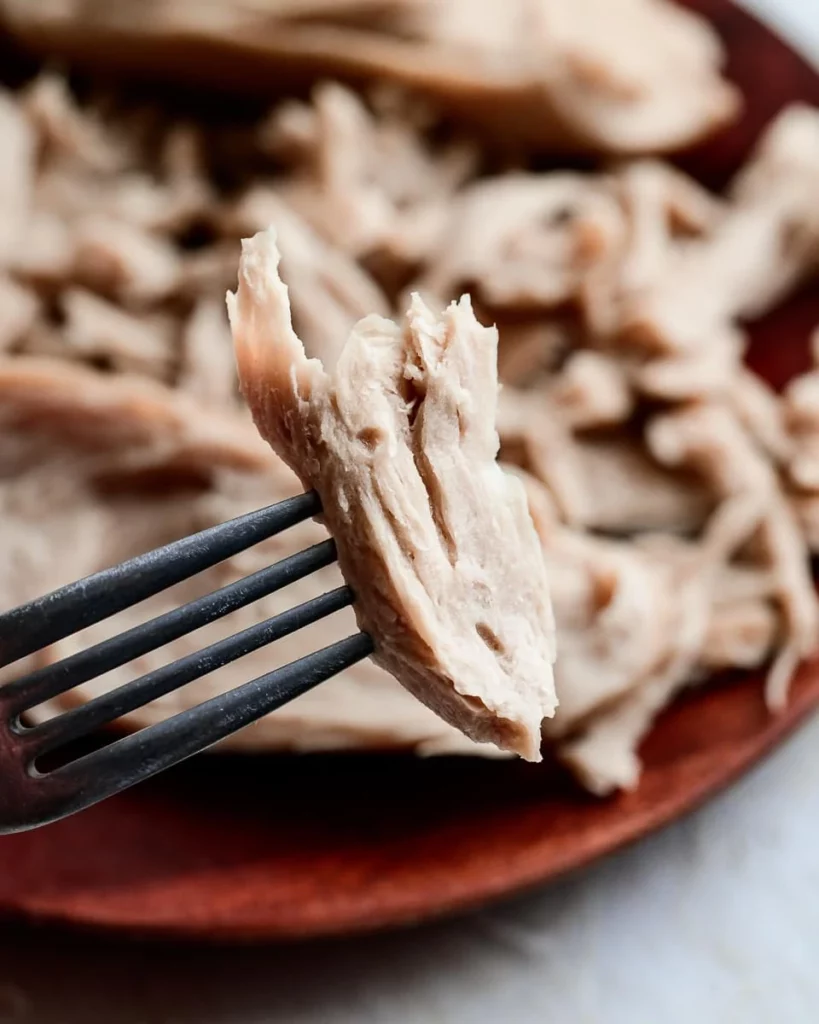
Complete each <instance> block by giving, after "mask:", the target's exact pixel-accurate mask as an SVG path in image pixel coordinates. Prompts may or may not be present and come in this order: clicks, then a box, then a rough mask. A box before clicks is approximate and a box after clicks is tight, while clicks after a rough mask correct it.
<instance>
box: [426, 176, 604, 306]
mask: <svg viewBox="0 0 819 1024" xmlns="http://www.w3.org/2000/svg"><path fill="white" fill-rule="evenodd" d="M623 230H624V221H623V216H622V211H621V209H620V207H619V205H618V203H617V199H616V196H615V195H614V193H613V192H612V191H611V190H610V189H609V188H607V186H606V182H605V180H601V179H600V178H596V177H592V176H583V175H580V174H570V173H555V174H548V175H535V174H520V173H518V174H509V175H505V176H501V177H497V178H490V179H487V180H484V181H478V182H476V183H475V184H473V185H470V186H468V187H467V188H465V189H464V190H463V191H462V192H461V193H460V194H459V195H458V196H457V198H456V199H455V201H454V210H453V214H452V219H451V222H450V225H449V227H448V229H447V231H446V234H445V236H444V237H443V238H442V240H441V244H440V248H439V251H438V252H437V253H433V254H432V257H431V265H430V268H429V270H428V271H427V272H426V274H424V275H423V277H421V279H420V280H419V282H418V288H419V290H420V291H421V292H429V293H430V294H432V295H436V296H441V297H444V298H445V297H447V296H450V295H453V294H457V293H458V291H459V290H460V289H461V288H463V287H469V288H472V289H474V292H475V295H476V296H477V297H478V298H479V299H480V300H481V301H482V302H484V303H485V304H486V305H488V306H489V307H490V308H492V309H498V308H500V309H502V308H504V307H512V308H514V309H535V310H539V309H552V308H554V307H556V306H560V305H562V304H565V303H567V302H570V301H572V300H574V299H576V298H578V296H579V293H580V289H581V287H582V286H583V282H584V281H585V279H586V275H587V274H588V272H589V270H590V268H591V267H592V266H594V265H595V264H598V263H600V262H602V261H605V260H606V259H607V258H609V256H610V254H611V253H612V252H619V247H620V236H621V233H622V231H623Z"/></svg>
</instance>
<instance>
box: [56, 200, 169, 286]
mask: <svg viewBox="0 0 819 1024" xmlns="http://www.w3.org/2000/svg"><path fill="white" fill-rule="evenodd" d="M74 240H75V245H76V253H75V260H76V273H77V276H78V278H79V279H80V280H81V281H82V282H83V283H85V284H88V285H89V286H91V287H93V288H94V289H95V290H98V291H100V292H102V293H104V294H113V295H115V296H117V297H119V298H121V299H122V300H123V301H124V302H126V303H135V304H139V303H145V302H150V301H152V300H154V301H155V300H157V299H162V298H164V297H166V296H168V295H170V294H172V293H173V292H175V291H176V290H177V288H178V287H179V276H180V259H179V255H178V254H177V251H176V249H175V248H173V247H172V246H171V245H170V243H169V242H168V241H166V240H165V239H161V238H159V237H157V236H155V235H150V234H148V233H147V232H145V231H141V230H140V229H139V228H136V227H133V226H132V225H130V224H128V223H127V222H126V221H123V220H115V219H113V218H108V217H105V218H104V217H88V218H86V219H83V220H82V221H80V222H79V223H78V224H77V226H76V230H75V236H74Z"/></svg>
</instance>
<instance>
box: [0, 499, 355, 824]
mask: <svg viewBox="0 0 819 1024" xmlns="http://www.w3.org/2000/svg"><path fill="white" fill-rule="evenodd" d="M320 511H321V503H320V501H319V498H318V496H317V495H316V493H315V492H314V491H309V492H308V493H306V494H301V495H298V496H296V497H293V498H287V499H285V500H284V501H281V502H279V503H278V504H276V505H271V506H270V507H268V508H264V509H261V510H259V511H255V512H251V513H249V514H247V515H243V516H240V517H239V518H237V519H232V520H230V521H229V522H226V523H223V524H221V525H219V526H214V527H211V528H209V529H207V530H203V531H202V532H201V533H196V534H193V535H192V536H189V537H185V538H183V539H182V540H178V541H174V542H173V543H171V544H167V545H165V546H164V547H161V548H157V549H156V550H154V551H149V552H148V553H147V554H144V555H139V556H137V557H136V558H132V559H130V560H128V561H127V562H123V563H122V564H121V565H117V566H114V567H113V568H111V569H105V570H103V571H102V572H98V573H95V574H94V575H92V576H87V577H86V578H85V579H82V580H79V581H77V582H76V583H70V584H68V585H67V586H64V587H61V588H60V589H59V590H55V591H54V592H53V593H51V594H47V595H45V596H44V597H40V598H37V599H36V600H34V601H30V602H28V603H27V604H24V605H21V606H20V607H19V608H14V609H12V610H11V611H8V612H5V613H4V614H2V615H0V667H3V666H6V665H10V664H12V663H13V662H15V661H18V660H19V659H20V658H25V657H27V656H28V655H30V654H34V653H35V652H36V651H39V650H42V649H43V648H46V647H48V646H49V645H50V644H53V643H55V642H56V641H58V640H62V639H64V638H65V637H67V636H70V635H71V634H73V633H76V632H78V631H79V630H81V629H84V628H85V627H87V626H91V625H93V624H94V623H96V622H100V621H102V620H103V619H107V618H108V617H109V616H111V615H114V614H115V613H116V612H119V611H122V610H124V609H125V608H130V607H131V606H132V605H134V604H137V603H138V602H140V601H143V600H145V599H146V598H148V597H151V596H153V595H154V594H158V593H160V592H161V591H163V590H166V589H167V588H168V587H171V586H173V585H174V584H176V583H180V582H181V581H182V580H185V579H188V578H190V577H191V576H194V575H195V574H196V573H199V572H202V571H203V570H204V569H208V568H210V567H211V566H213V565H216V564H217V563H218V562H221V561H223V560H225V559H227V558H230V557H231V556H233V555H235V554H238V553H239V552H240V551H244V550H246V549H247V548H249V547H252V546H253V545H254V544H256V543H258V542H259V541H262V540H265V539H266V538H268V537H272V536H274V535H275V534H278V533H281V532H282V531H284V530H286V529H288V528H289V527H291V526H295V525H296V524H297V523H299V522H302V521H303V520H305V519H308V518H309V517H311V516H315V515H316V514H317V513H319V512H320ZM335 560H336V547H335V543H334V542H333V541H332V540H326V541H323V542H321V543H318V544H315V545H313V547H311V548H308V549H307V550H305V551H299V552H297V553H295V554H293V555H290V556H289V557H287V558H284V559H283V560H282V561H280V562H277V563H276V564H274V565H272V566H270V567H267V568H264V569H261V570H259V571H258V572H255V573H253V574H252V575H250V576H247V577H245V578H244V579H240V580H237V581H236V582H234V583H231V584H229V585H228V586H225V587H222V588H220V589H219V590H216V591H214V592H213V593H210V594H207V595H205V596H204V597H201V598H198V599H197V600H195V601H191V602H190V603H189V604H186V605H183V606H182V607H180V608H176V609H174V610H172V611H170V612H166V613H165V614H163V615H159V616H157V617H156V618H153V619H151V620H150V621H148V622H145V623H144V624H142V625H138V626H135V627H133V628H131V629H128V630H126V631H125V632H123V633H120V634H119V635H118V636H114V637H112V638H110V639H108V640H104V641H102V642H101V643H98V644H95V645H94V646H93V647H89V648H88V649H86V650H83V651H79V652H78V653H76V654H72V655H70V656H68V657H66V658H64V659H62V660H61V661H57V662H55V663H53V664H50V665H46V666H45V667H43V668H39V669H36V670H35V671H32V672H30V673H29V674H27V675H25V676H23V677H22V678H18V679H15V680H14V681H13V682H10V683H7V684H6V685H5V686H2V687H0V833H9V832H18V831H22V830H24V829H30V828H35V827H37V826H40V825H45V824H47V823H49V822H53V821H57V820H58V819H60V818H64V817H66V816H67V815H69V814H73V813H75V812H76V811H80V810H83V809H84V808H86V807H90V806H91V805H92V804H95V803H97V802H98V801H100V800H104V799H105V798H106V797H109V796H112V795H114V794H115V793H119V792H121V791H122V790H124V789H127V788H128V787H129V786H133V785H134V784H135V783H137V782H141V781H142V780H143V779H147V778H150V777H151V776H152V775H156V774H157V772H161V771H163V770H164V769H166V768H170V767H171V766H172V765H175V764H177V763H178V762H180V761H182V760H184V759H185V758H188V757H191V756H192V755H193V754H197V753H199V752H200V751H202V750H204V749H205V748H206V747H209V746H211V745H212V744H214V743H216V742H218V741H219V740H221V739H224V738H225V737H226V736H229V735H231V734H232V733H234V732H236V731H237V730H238V729H241V728H243V727H244V726H246V725H249V724H250V723H251V722H254V721H256V720H257V719H258V718H261V717H262V716H263V715H266V714H268V713H269V712H270V711H274V710H275V709H276V708H279V707H281V706H282V705H283V704H286V703H287V702H288V701H291V700H293V699H294V698H295V697H298V696H300V695H301V694H303V693H306V692H307V691H308V690H310V689H312V688H313V687H314V686H317V685H318V684H319V683H321V682H323V681H324V680H326V679H329V678H330V677H331V676H334V675H336V674H337V673H338V672H341V671H342V670H343V669H345V668H348V667H349V666H350V665H353V664H355V663H356V662H358V661H360V660H361V659H363V658H366V657H367V656H368V655H370V654H371V653H372V651H373V644H372V640H371V639H370V637H369V636H368V635H367V634H366V633H354V634H353V635H352V636H349V637H347V638H346V639H344V640H340V641H338V642H336V643H334V644H331V645H330V646H329V647H325V648H324V649H322V650H319V651H315V652H313V653H311V654H308V655H306V656H305V657H302V658H299V659H298V660H297V661H294V662H291V663H289V664H286V665H283V666H282V667H280V668H276V669H274V670H273V671H271V672H268V673H266V674H265V675H262V676H259V677H258V678H257V679H254V680H252V681H251V682H248V683H244V684H243V685H241V686H238V687H236V688H235V689H233V690H230V691H228V692H227V693H224V694H220V695H218V696H216V697H213V698H211V699H210V700H206V701H204V702H203V703H201V704H199V705H197V706H196V707H193V708H189V709H187V710H185V711H181V712H179V713H178V714H176V715H174V716H172V717H171V718H168V719H166V720H164V721H162V722H159V723H157V724H154V725H150V726H148V727H147V728H144V729H142V730H140V731H138V732H135V733H132V734H130V735H127V736H124V737H122V738H120V739H117V740H115V741H114V742H112V743H109V744H108V745H107V746H103V747H102V748H100V749H97V750H92V751H91V752H89V753H82V754H80V756H77V757H74V758H71V757H70V753H71V747H72V745H75V744H76V742H77V741H79V740H81V739H82V738H83V737H87V736H89V735H91V734H93V733H94V732H95V731H96V730H98V729H100V728H101V727H103V726H105V725H108V724H110V723H111V722H113V721H114V720H115V719H117V718H119V717H120V716H122V715H125V714H127V713H129V712H131V711H134V710H136V709H137V708H140V707H142V706H144V705H145V704H147V703H148V702H149V701H152V700H154V699H155V698H157V697H160V696H162V695H163V694H167V693H170V692H172V691H173V690H177V689H179V687H181V686H184V685H185V684H186V683H190V682H192V681H193V680H194V679H198V678H200V677H201V676H204V675H206V674H207V673H209V672H213V671H214V670H215V669H217V668H219V667H221V666H222V665H227V664H228V663H230V662H232V661H235V660H236V659H237V658H240V657H242V656H243V655H245V654H249V653H250V652H251V651H255V650H257V649H259V648H261V647H263V646H265V645H266V644H270V643H272V642H273V641H275V640H277V639H279V638H280V637H283V636H287V635H288V634H290V633H293V632H295V631H296V630H299V629H301V628H303V627H304V626H308V625H310V624H311V623H313V622H316V621H318V620H319V619H322V618H324V617H326V616H328V615H331V614H332V613H333V612H335V611H338V610H339V609H341V608H344V607H347V606H348V605H350V604H352V601H353V594H352V592H351V590H350V588H349V587H347V586H341V587H338V588H337V589H335V590H331V591H329V592H328V593H326V594H323V595H322V596H321V597H317V598H314V599H312V600H310V601H306V602H304V603H303V604H300V605H298V606H297V607H295V608H291V609H288V610H287V611H284V612H281V613H280V614H279V615H276V616H274V617H273V618H270V619H267V620H266V621H264V622H261V623H258V624H256V625H253V626H251V627H249V628H248V629H244V630H242V631H241V632H239V633H236V634H235V635H233V636H230V637H227V638H226V639H224V640H220V641H218V642H217V643H214V644H211V645H210V646H208V647H205V648H204V649H202V650H200V651H196V652H194V653H192V654H190V655H187V656H185V657H183V658H180V659H178V660H177V661H174V662H172V663H170V664H168V665H165V666H163V667H162V668H158V669H156V670H154V671H152V672H148V673H147V674H145V675H142V676H140V677H139V678H138V679H135V680H133V681H131V682H129V683H125V684H124V685H122V686H119V687H117V688H116V689H114V690H112V691H111V692H109V693H106V694H103V695H102V696H99V697H95V698H94V699H92V700H90V701H88V702H87V703H85V704H83V705H82V706H79V707H76V708H72V709H70V710H68V711H65V712H63V713H62V714H59V715H58V716H57V717H55V718H50V719H48V720H46V721H44V722H41V723H40V724H36V725H26V724H25V722H24V721H23V718H22V716H23V715H24V713H25V712H26V711H28V710H30V709H31V708H33V707H35V706H37V705H38V704H41V703H42V702H43V701H46V700H50V699H51V698H54V697H56V696H58V695H59V694H61V693H65V692H66V691H67V690H70V689H72V688H73V687H75V686H79V685H80V684H81V683H85V682H88V681H89V680H91V679H94V678H96V677H97V676H100V675H102V674H103V673H105V672H109V671H111V670H112V669H114V668H117V667H118V666H120V665H124V664H126V663H127V662H129V661H131V660H132V659H134V658H138V657H140V656H142V655H144V654H147V653H148V652H149V651H153V650H155V649H156V648H158V647H161V646H162V645H164V644H167V643H169V642H171V641H172V640H176V639H178V638H179V637H182V636H185V635H186V634H188V633H191V632H192V631H193V630H195V629H198V628H200V627H201V626H204V625H206V624H207V623H209V622H214V621H215V620H216V619H219V618H221V617H222V616H224V615H227V614H229V613H230V612H232V611H236V610H237V609H239V608H243V607H245V606H246V605H248V604H251V603H252V602H253V601H256V600H258V599H259V598H261V597H264V596H265V595H268V594H272V593H274V592H275V591H277V590H280V589H281V588H282V587H286V586H287V585H288V584H289V583H292V582H294V581H295V580H298V579H302V578H304V577H305V576H308V575H310V574H311V573H313V572H315V571H317V570H318V569H321V568H323V567H324V566H327V565H330V564H332V563H333V562H334V561H335ZM60 752H62V753H63V755H64V763H60V764H58V765H57V766H56V767H48V766H47V764H44V763H43V762H44V761H45V762H47V761H48V759H49V758H51V759H52V760H54V758H55V757H57V756H58V755H59V754H60ZM52 755H53V756H52ZM66 755H67V756H68V759H67V760H65V756H66Z"/></svg>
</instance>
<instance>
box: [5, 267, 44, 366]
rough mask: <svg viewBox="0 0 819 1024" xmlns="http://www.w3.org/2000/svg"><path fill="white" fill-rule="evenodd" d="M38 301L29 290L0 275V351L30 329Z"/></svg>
mask: <svg viewBox="0 0 819 1024" xmlns="http://www.w3.org/2000/svg"><path fill="white" fill-rule="evenodd" d="M39 311H40V303H39V301H38V299H37V296H36V295H35V294H34V292H32V291H29V289H28V288H24V287H23V286H22V285H20V284H17V282H16V281H14V280H12V279H11V278H9V277H5V276H3V275H0V352H5V351H7V350H8V349H10V348H11V347H12V346H13V345H15V343H17V342H19V341H20V340H21V338H22V337H23V336H24V335H25V334H26V333H27V332H28V331H29V330H30V329H31V327H32V325H33V324H34V322H35V320H36V319H37V314H38V313H39Z"/></svg>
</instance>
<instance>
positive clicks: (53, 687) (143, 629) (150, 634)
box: [0, 540, 336, 716]
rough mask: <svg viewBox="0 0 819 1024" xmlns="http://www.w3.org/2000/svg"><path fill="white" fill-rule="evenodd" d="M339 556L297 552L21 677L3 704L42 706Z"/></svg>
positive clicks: (330, 548) (324, 544) (13, 710)
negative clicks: (46, 701)
mask: <svg viewBox="0 0 819 1024" xmlns="http://www.w3.org/2000/svg"><path fill="white" fill-rule="evenodd" d="M335 558H336V548H335V542H334V541H332V540H326V541H321V542H320V543H319V544H314V545H313V547H311V548H308V549H307V550H306V551H297V552H296V553H295V554H294V555H290V556H288V557H287V558H284V559H282V560H281V561H280V562H276V564H275V565H272V566H268V567H267V568H265V569H260V570H259V571H258V572H256V573H253V574H252V575H250V576H246V577H245V578H244V579H240V580H237V581H236V582H235V583H230V584H228V585H227V586H225V587H222V588H220V589H219V590H215V591H214V592H213V593H211V594H206V595H205V596H204V597H201V598H199V599H198V600H196V601H191V602H190V603H189V604H186V605H183V606H182V607H181V608H175V609H173V610H172V611H170V612H166V613H165V614H164V615H158V616H157V617H156V618H154V619H151V620H149V621H148V622H145V623H143V624H141V625H139V626H134V627H133V628H132V629H129V630H126V631H125V632H124V633H120V634H119V635H118V636H114V637H111V639H110V640H103V641H102V642H101V643H98V644H95V645H94V646H93V647H89V648H87V649H86V650H84V651H79V652H78V653H77V654H72V655H70V656H69V657H67V658H63V659H62V660H61V661H58V662H55V663H54V664H52V665H46V666H45V667H44V668H41V669H37V670H36V671H34V672H31V673H29V674H28V675H26V676H23V677H22V678H20V679H15V680H14V681H13V682H11V683H9V684H8V685H7V686H5V687H3V689H2V691H0V700H1V701H2V705H3V707H4V708H6V709H7V713H8V714H9V715H11V716H14V715H19V714H20V713H21V712H23V711H25V710H27V709H28V708H32V707H34V706H35V705H36V704H41V703H42V702H43V701H45V700H49V699H50V698H52V697H56V696H57V695H58V694H60V693H64V692H65V691H66V690H70V689H72V688H73V687H75V686H79V685H80V684H81V683H85V682H87V681H88V680H89V679H93V678H95V677H97V676H101V675H104V674H105V673H106V672H110V671H111V670H112V669H115V668H118V667H119V666H120V665H124V664H125V663H126V662H128V661H133V659H134V658H139V657H141V656H142V655H143V654H147V653H148V652H149V651H154V650H156V648H157V647H162V646H164V645H165V644H167V643H170V642H171V641H173V640H177V639H179V637H181V636H185V635H186V634H188V633H192V632H193V631H194V630H195V629H199V628H200V627H201V626H205V625H207V624H208V623H210V622H214V621H216V620H217V619H220V618H222V617H223V616H225V615H228V614H230V612H233V611H236V610H238V609H239V608H244V607H245V606H246V605H248V604H251V603H253V602H254V601H257V600H259V598H262V597H266V596H267V595H269V594H272V593H274V592H275V591H277V590H280V589H281V588H283V587H286V586H287V585H288V584H290V583H293V582H294V581H295V580H299V579H302V578H303V577H305V576H308V575H309V574H310V573H312V572H315V571H316V570H317V569H321V568H323V567H324V566H327V565H331V564H332V563H333V562H334V561H335Z"/></svg>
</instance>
